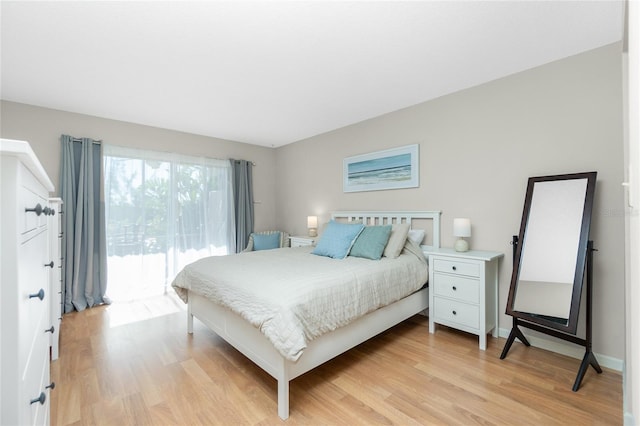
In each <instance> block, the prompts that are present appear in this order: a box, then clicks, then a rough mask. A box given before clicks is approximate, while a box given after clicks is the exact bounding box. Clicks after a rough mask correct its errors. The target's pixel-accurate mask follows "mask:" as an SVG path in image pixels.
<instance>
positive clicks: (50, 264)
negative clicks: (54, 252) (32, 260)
mask: <svg viewBox="0 0 640 426" xmlns="http://www.w3.org/2000/svg"><path fill="white" fill-rule="evenodd" d="M44 266H48V267H49V268H53V260H52V261H51V262H49V263H45V264H44Z"/></svg>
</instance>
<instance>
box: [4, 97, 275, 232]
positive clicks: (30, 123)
mask: <svg viewBox="0 0 640 426" xmlns="http://www.w3.org/2000/svg"><path fill="white" fill-rule="evenodd" d="M0 108H1V110H0V118H1V122H2V126H0V135H1V136H2V137H3V138H7V139H19V140H26V141H28V142H29V143H30V144H31V146H32V148H33V150H34V152H35V153H36V155H37V156H38V158H39V159H40V162H41V163H42V165H43V166H44V168H45V170H46V171H47V173H48V174H49V177H50V178H51V180H52V181H53V183H54V185H55V186H56V188H57V187H58V184H59V175H60V135H62V134H67V135H70V136H74V137H88V138H93V139H101V140H103V141H104V142H105V143H109V144H112V145H120V146H127V147H132V148H142V149H150V150H156V151H165V152H177V153H181V154H189V155H195V156H204V157H212V158H221V159H225V158H236V159H243V160H251V161H254V162H255V163H256V166H255V167H254V168H253V172H254V199H255V201H256V202H257V203H256V205H255V208H256V224H255V227H256V229H257V230H266V229H273V227H274V226H275V223H276V203H275V172H274V171H275V156H276V152H275V151H274V150H273V149H271V148H265V147H260V146H257V145H250V144H244V143H238V142H231V141H227V140H223V139H216V138H210V137H205V136H197V135H192V134H189V133H182V132H176V131H172V130H165V129H159V128H156V127H149V126H142V125H139V124H132V123H125V122H122V121H115V120H106V119H103V118H97V117H92V116H88V115H82V114H73V113H69V112H63V111H57V110H52V109H47V108H39V107H34V106H30V105H25V104H18V103H13V102H6V101H2V103H1V104H0Z"/></svg>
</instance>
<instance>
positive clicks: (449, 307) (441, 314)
mask: <svg viewBox="0 0 640 426" xmlns="http://www.w3.org/2000/svg"><path fill="white" fill-rule="evenodd" d="M434 302H435V306H434V311H435V312H434V315H435V318H436V320H442V321H449V322H455V323H458V324H462V325H465V326H467V327H471V328H479V327H480V309H479V308H478V306H474V305H468V304H466V303H463V302H458V301H455V300H450V299H442V298H439V297H436V298H435V300H434ZM438 322H439V321H438Z"/></svg>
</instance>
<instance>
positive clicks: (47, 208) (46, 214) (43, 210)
mask: <svg viewBox="0 0 640 426" xmlns="http://www.w3.org/2000/svg"><path fill="white" fill-rule="evenodd" d="M42 213H44V215H45V216H49V215H50V214H51V209H50V208H49V207H45V208H44V209H42Z"/></svg>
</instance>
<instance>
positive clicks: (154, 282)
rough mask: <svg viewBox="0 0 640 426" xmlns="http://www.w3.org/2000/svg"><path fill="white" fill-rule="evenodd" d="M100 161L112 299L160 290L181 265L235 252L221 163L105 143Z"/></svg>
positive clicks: (225, 165) (227, 176)
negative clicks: (103, 164)
mask: <svg viewBox="0 0 640 426" xmlns="http://www.w3.org/2000/svg"><path fill="white" fill-rule="evenodd" d="M104 162H105V167H104V171H105V172H104V173H105V176H104V182H105V188H104V189H105V213H106V222H107V226H106V233H107V263H108V283H109V284H108V295H109V297H110V298H111V299H113V300H115V301H118V300H121V301H122V300H134V299H140V298H143V297H146V296H151V295H155V294H161V293H163V292H165V291H166V289H167V287H168V286H169V285H170V283H171V280H172V279H173V278H174V277H175V275H176V274H177V273H178V272H179V271H180V269H181V268H182V267H184V266H185V265H187V264H188V263H191V262H193V261H195V260H197V259H200V258H202V257H206V256H211V255H225V254H228V253H233V252H234V251H235V247H233V244H234V241H235V233H234V223H233V198H232V193H231V167H230V164H229V162H228V161H226V160H214V159H205V158H197V157H187V156H181V155H176V154H169V153H160V152H153V151H140V150H133V149H129V148H122V147H115V146H105V149H104Z"/></svg>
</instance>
